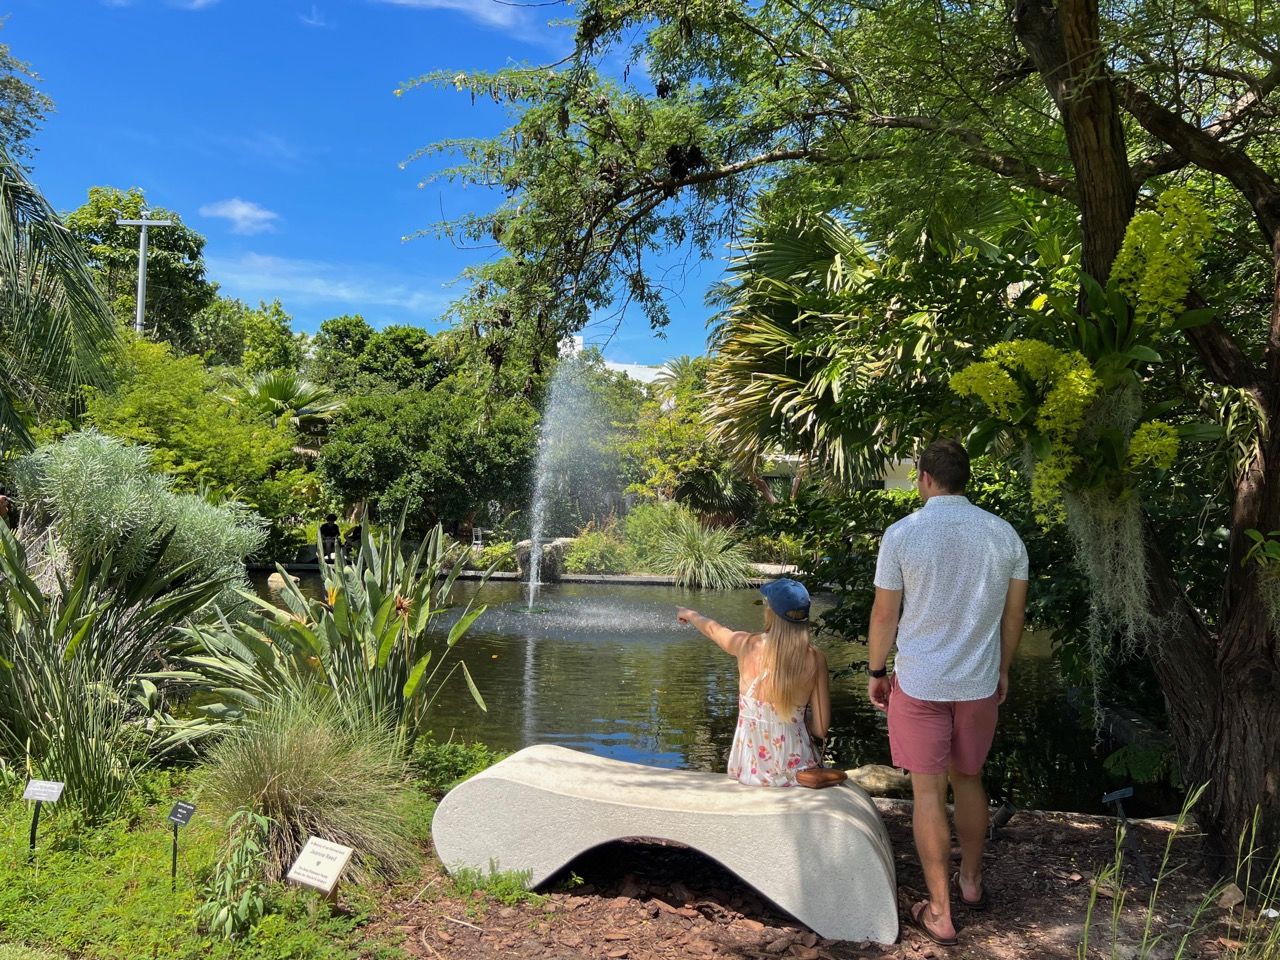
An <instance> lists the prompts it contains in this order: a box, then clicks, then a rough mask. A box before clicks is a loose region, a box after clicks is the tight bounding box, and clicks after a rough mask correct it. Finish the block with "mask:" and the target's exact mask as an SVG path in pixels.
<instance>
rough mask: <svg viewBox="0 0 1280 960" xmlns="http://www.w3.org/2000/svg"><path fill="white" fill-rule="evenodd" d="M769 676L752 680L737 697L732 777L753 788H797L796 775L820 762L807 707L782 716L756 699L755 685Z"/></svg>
mask: <svg viewBox="0 0 1280 960" xmlns="http://www.w3.org/2000/svg"><path fill="white" fill-rule="evenodd" d="M767 673H768V671H767V670H766V671H765V672H764V673H762V674H760V676H758V677H756V678H755V679H754V680H752V681H751V686H749V687H748V688H747V692H746V693H740V694H738V728H737V730H735V731H734V734H733V749H731V750H730V751H729V776H731V777H733V778H734V779H735V780H737V781H739V782H740V783H746V784H751V785H754V786H761V787H794V786H795V785H796V774H797V773H799V772H800V771H801V770H805V769H807V768H809V767H816V766H818V764H819V762H820V761H819V759H818V754H817V751H815V750H814V749H813V741H812V740H810V739H809V731H808V729H806V727H805V723H804V711H805V705H804V704H801V705H800V706H798V707H795V708H794V709H793V710H792V711H791V713H789V714H787V715H786V716H783V715H782V714H780V713H779V712H778V710H777V708H776V707H774V705H773V704H771V703H769V702H768V701H767V700H759V699H757V698H756V696H755V692H756V684H758V683H759V682H760V681H761V680H762V679H764V677H765V675H766V674H767Z"/></svg>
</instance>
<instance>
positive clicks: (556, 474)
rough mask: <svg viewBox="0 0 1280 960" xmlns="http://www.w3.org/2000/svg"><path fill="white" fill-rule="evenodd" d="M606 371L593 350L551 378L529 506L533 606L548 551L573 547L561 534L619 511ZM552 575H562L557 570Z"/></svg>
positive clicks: (530, 598)
mask: <svg viewBox="0 0 1280 960" xmlns="http://www.w3.org/2000/svg"><path fill="white" fill-rule="evenodd" d="M606 375H607V374H605V371H604V370H603V368H602V363H601V358H600V356H599V354H598V353H595V352H592V353H588V354H578V355H573V356H568V357H564V358H562V359H561V360H560V363H559V365H558V366H557V367H556V372H555V374H554V375H553V376H552V378H551V385H550V388H549V389H548V391H547V402H546V406H545V407H544V408H543V412H542V424H541V427H540V430H539V436H538V457H537V463H536V466H535V468H534V485H533V501H532V503H531V505H530V521H531V522H530V538H529V557H528V562H527V564H526V565H525V566H526V567H527V570H528V573H529V583H528V608H529V609H533V604H534V601H535V599H536V598H537V595H538V587H539V586H540V585H541V583H542V581H543V571H544V561H548V560H549V559H550V558H548V557H547V556H546V554H547V552H548V551H549V550H550V551H553V552H554V553H555V554H556V559H557V560H558V559H559V558H560V557H562V556H563V551H564V550H565V548H566V547H567V546H568V542H569V541H568V539H567V538H566V537H564V536H562V534H568V533H573V532H575V530H576V528H577V527H578V526H581V525H582V523H583V522H584V521H585V520H589V519H592V518H597V517H599V516H601V515H603V514H604V513H607V512H613V511H615V510H616V509H617V506H618V504H619V501H620V497H619V494H618V463H617V454H616V453H614V452H613V451H612V449H611V447H610V444H609V443H608V440H609V435H610V433H611V431H612V429H613V427H612V424H611V423H610V422H609V420H608V418H607V417H606V416H603V415H602V414H603V412H604V411H603V409H602V403H601V400H602V397H601V391H600V387H601V386H602V384H604V383H605V381H604V379H603V377H604V376H606ZM557 565H558V564H557ZM548 579H558V572H557V573H556V575H555V576H554V577H550V578H548Z"/></svg>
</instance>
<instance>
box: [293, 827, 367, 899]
mask: <svg viewBox="0 0 1280 960" xmlns="http://www.w3.org/2000/svg"><path fill="white" fill-rule="evenodd" d="M354 853H355V851H354V850H353V849H351V848H350V847H344V846H343V845H342V844H340V843H330V842H329V841H328V840H321V839H320V838H319V837H308V838H307V845H306V846H305V847H303V848H302V852H301V853H299V854H298V859H297V860H295V861H293V866H292V867H290V868H289V879H290V880H292V881H293V882H294V883H300V884H302V885H303V886H305V887H313V888H314V889H316V890H319V891H321V892H322V893H324V894H326V895H329V894H332V893H333V891H334V888H335V887H337V885H338V878H339V877H340V876H342V871H343V870H345V869H346V867H347V863H348V862H350V860H351V856H352V854H354Z"/></svg>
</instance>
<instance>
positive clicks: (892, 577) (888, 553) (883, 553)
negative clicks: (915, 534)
mask: <svg viewBox="0 0 1280 960" xmlns="http://www.w3.org/2000/svg"><path fill="white" fill-rule="evenodd" d="M875 584H876V586H877V587H879V588H880V589H881V590H901V589H902V564H901V563H900V562H899V560H898V538H897V536H895V534H894V529H893V527H890V528H889V529H888V530H886V531H885V532H884V536H883V537H882V538H881V539H880V555H879V556H878V557H877V558H876V579H875Z"/></svg>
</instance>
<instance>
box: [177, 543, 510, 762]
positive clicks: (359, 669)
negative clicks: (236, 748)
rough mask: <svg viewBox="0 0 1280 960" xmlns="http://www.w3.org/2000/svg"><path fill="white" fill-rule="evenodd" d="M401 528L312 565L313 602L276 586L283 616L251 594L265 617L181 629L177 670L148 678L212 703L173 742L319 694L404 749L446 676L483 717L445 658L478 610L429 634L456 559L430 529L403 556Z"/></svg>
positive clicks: (459, 667)
mask: <svg viewBox="0 0 1280 960" xmlns="http://www.w3.org/2000/svg"><path fill="white" fill-rule="evenodd" d="M402 530H403V526H402V525H401V526H398V527H396V528H394V529H391V530H376V529H375V530H370V529H366V531H365V535H364V538H363V540H362V542H361V545H360V550H359V551H358V552H357V553H356V555H355V556H354V557H352V558H351V559H350V560H347V559H346V558H345V557H344V556H343V554H342V552H341V551H339V553H338V554H337V555H336V558H335V563H334V564H332V565H329V564H322V565H321V575H322V576H323V577H324V587H325V591H324V594H323V595H321V596H319V597H308V596H306V595H305V594H303V592H302V591H301V589H300V588H299V586H298V584H297V583H295V582H294V581H293V580H292V579H290V578H288V577H286V578H285V585H284V588H283V590H282V591H281V593H280V594H279V597H278V599H279V600H280V601H281V602H282V603H284V605H285V607H286V608H287V609H281V608H279V607H277V606H276V605H275V604H274V603H272V602H270V601H267V600H264V599H262V598H260V597H252V599H253V600H254V602H255V603H256V604H257V605H258V607H259V609H260V610H261V611H262V612H263V614H265V616H259V617H244V618H242V619H240V620H239V621H236V622H234V623H233V622H230V621H227V620H223V621H222V622H220V623H218V624H215V625H213V626H210V627H201V626H195V627H192V628H191V629H189V630H187V631H186V635H187V637H188V639H189V641H190V649H189V650H188V651H186V652H185V654H184V655H183V656H182V657H181V658H180V660H181V664H182V666H183V667H184V669H180V670H174V671H169V672H166V673H164V674H159V675H158V676H162V677H164V678H166V679H173V680H180V681H183V682H186V683H189V684H192V685H195V686H197V687H199V688H202V689H204V690H207V691H211V692H216V693H217V694H218V696H219V697H220V698H221V699H219V700H218V701H217V702H214V703H207V704H205V705H204V706H202V707H201V708H200V711H201V713H202V714H204V718H202V719H198V720H194V721H188V722H185V723H183V724H179V725H175V729H174V733H173V736H174V737H177V738H180V739H181V738H186V739H191V738H196V737H199V736H202V735H204V734H206V733H209V732H212V731H213V730H215V729H216V721H220V720H224V719H227V718H232V719H234V718H235V717H238V716H241V715H243V714H244V712H245V711H246V710H252V709H259V708H261V707H262V706H263V705H265V704H267V703H269V702H270V701H271V700H273V699H275V698H277V697H279V696H280V695H281V694H282V692H283V691H287V690H291V689H294V690H296V689H304V688H308V687H312V686H319V687H321V688H324V689H327V690H328V692H329V694H330V695H331V696H332V697H334V698H335V699H336V700H337V702H338V703H339V704H340V705H341V707H342V709H343V710H344V711H345V712H346V713H348V714H352V715H354V714H357V713H359V714H363V715H365V716H367V717H369V718H370V719H371V720H372V721H374V722H375V723H379V724H382V725H383V726H384V727H385V728H386V729H387V730H389V731H391V732H393V733H395V734H396V735H397V736H400V737H402V738H403V739H404V740H405V741H406V743H407V744H408V745H409V746H412V743H413V741H414V739H415V738H416V737H417V736H418V733H419V732H420V730H421V729H422V726H423V723H424V722H425V720H426V717H427V713H428V709H429V707H430V705H431V701H432V700H433V699H434V696H435V692H436V691H437V690H438V689H439V687H440V685H442V684H443V683H445V682H446V681H447V680H448V679H449V677H450V676H452V675H453V673H454V672H455V671H461V672H462V674H463V677H464V679H465V680H466V682H467V685H468V687H469V688H470V690H471V693H472V696H473V697H474V698H475V701H476V703H477V704H478V705H479V706H480V708H481V709H484V708H485V704H484V699H483V698H482V697H481V696H480V691H479V690H478V689H477V688H476V685H475V682H474V681H473V680H472V678H471V674H470V672H469V671H468V670H467V666H466V664H465V663H463V662H462V661H461V660H457V659H453V660H451V659H450V657H449V654H450V653H451V651H452V650H453V648H454V646H455V645H456V644H457V642H458V641H459V640H460V639H461V638H462V637H463V636H464V635H465V634H466V632H467V630H468V629H470V627H471V624H472V623H473V622H474V621H475V619H476V618H477V617H478V616H479V615H480V614H481V613H483V612H484V609H485V608H484V607H482V606H481V607H475V608H472V607H471V605H470V604H468V606H467V609H465V610H464V611H463V613H462V616H461V617H459V618H458V619H457V621H456V622H455V623H454V625H453V627H452V628H451V629H450V630H449V632H448V634H447V635H444V636H441V635H440V634H439V633H434V632H433V631H432V629H431V628H432V624H433V623H434V621H435V619H436V617H438V616H439V615H440V614H441V613H443V612H444V611H445V610H446V609H447V608H448V606H449V597H450V593H451V591H452V589H453V585H454V583H455V581H456V579H457V576H458V574H460V573H461V572H462V565H461V564H460V563H458V562H457V559H458V556H459V553H460V550H459V548H458V547H457V546H456V545H455V546H453V547H447V546H446V543H445V540H444V536H443V534H442V533H441V530H440V528H439V527H436V529H435V531H434V532H433V533H432V535H431V536H430V537H428V538H427V540H426V541H424V542H423V544H422V545H421V546H420V547H419V548H418V550H417V551H416V552H414V553H412V554H409V555H406V554H405V553H404V551H403V549H402V540H401V533H402ZM282 573H283V571H282ZM446 667H447V668H448V669H447V672H445V673H444V674H443V675H441V673H440V671H441V670H443V669H445V668H446ZM437 680H438V682H437ZM209 720H213V721H215V723H214V724H210V723H209V722H208V721H209Z"/></svg>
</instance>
